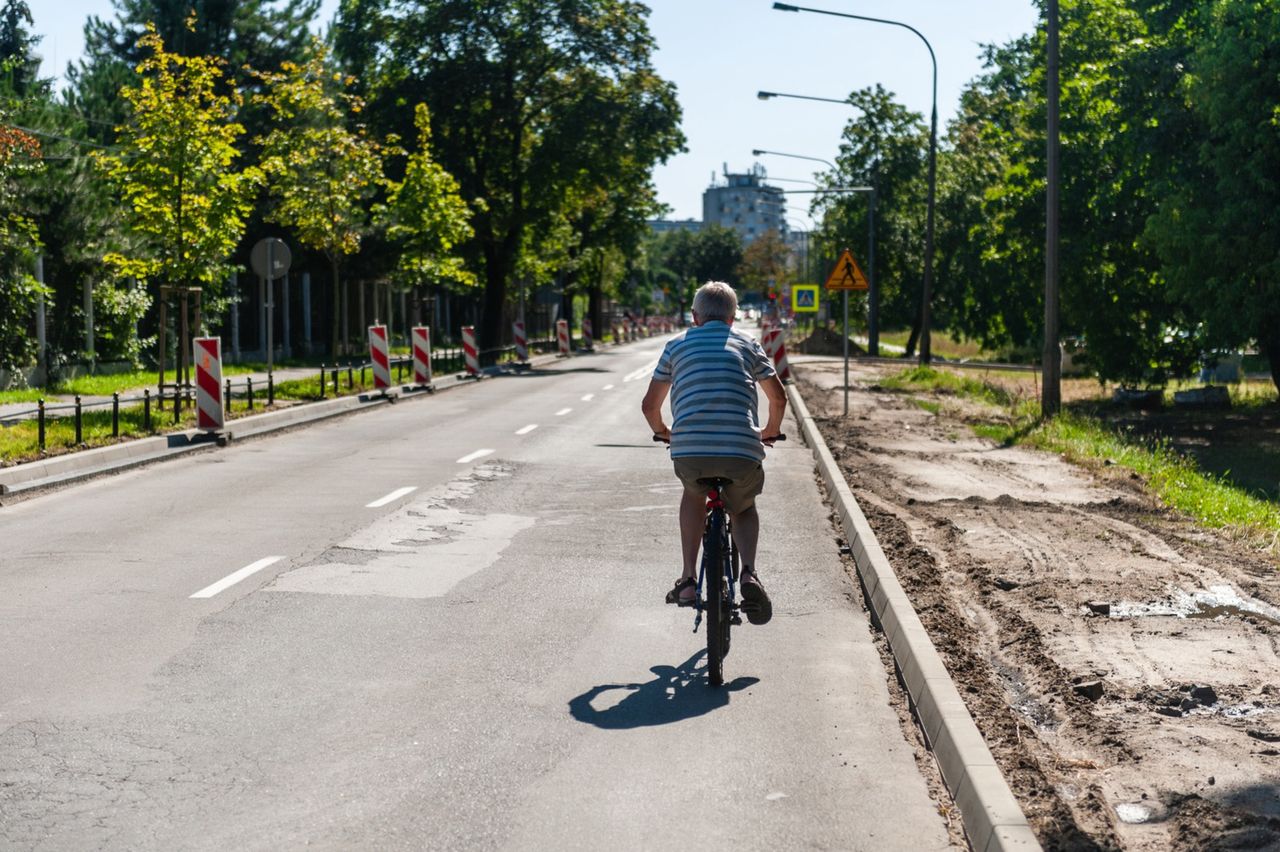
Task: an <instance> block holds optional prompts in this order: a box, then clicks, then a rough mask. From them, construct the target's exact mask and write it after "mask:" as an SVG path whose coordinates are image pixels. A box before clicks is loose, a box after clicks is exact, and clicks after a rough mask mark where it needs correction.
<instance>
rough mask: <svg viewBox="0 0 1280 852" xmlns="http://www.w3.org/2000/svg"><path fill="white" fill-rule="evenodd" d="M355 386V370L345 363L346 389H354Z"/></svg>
mask: <svg viewBox="0 0 1280 852" xmlns="http://www.w3.org/2000/svg"><path fill="white" fill-rule="evenodd" d="M355 386H356V381H355V371H354V370H353V369H352V368H351V365H350V364H348V365H347V390H354V389H355Z"/></svg>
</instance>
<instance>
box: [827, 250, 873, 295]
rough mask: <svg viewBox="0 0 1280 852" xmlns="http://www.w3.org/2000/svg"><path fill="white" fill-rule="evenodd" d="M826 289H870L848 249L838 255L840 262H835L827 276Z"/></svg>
mask: <svg viewBox="0 0 1280 852" xmlns="http://www.w3.org/2000/svg"><path fill="white" fill-rule="evenodd" d="M827 289H828V290H869V289H870V285H868V284H867V277H866V276H865V275H863V274H862V270H861V269H859V268H858V262H857V261H856V260H854V259H853V253H852V252H850V251H849V250H848V249H845V250H844V252H843V253H842V254H841V255H840V260H838V261H837V262H836V266H835V269H832V270H831V274H830V275H828V276H827Z"/></svg>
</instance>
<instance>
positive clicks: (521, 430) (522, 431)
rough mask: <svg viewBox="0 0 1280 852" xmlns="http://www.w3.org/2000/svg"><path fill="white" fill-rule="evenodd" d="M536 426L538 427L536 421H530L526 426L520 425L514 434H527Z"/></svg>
mask: <svg viewBox="0 0 1280 852" xmlns="http://www.w3.org/2000/svg"><path fill="white" fill-rule="evenodd" d="M537 428H538V424H537V423H530V424H529V425H528V426H522V427H521V428H519V429H517V430H516V434H517V435H528V434H529V433H530V432H532V431H533V430H534V429H537Z"/></svg>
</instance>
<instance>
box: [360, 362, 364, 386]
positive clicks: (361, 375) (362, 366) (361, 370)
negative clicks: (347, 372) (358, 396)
mask: <svg viewBox="0 0 1280 852" xmlns="http://www.w3.org/2000/svg"><path fill="white" fill-rule="evenodd" d="M360 387H364V364H361V365H360Z"/></svg>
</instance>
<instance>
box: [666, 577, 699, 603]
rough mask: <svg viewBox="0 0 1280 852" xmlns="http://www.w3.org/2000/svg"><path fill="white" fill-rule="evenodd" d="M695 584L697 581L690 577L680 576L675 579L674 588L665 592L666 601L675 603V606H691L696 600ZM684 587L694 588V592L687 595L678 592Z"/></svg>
mask: <svg viewBox="0 0 1280 852" xmlns="http://www.w3.org/2000/svg"><path fill="white" fill-rule="evenodd" d="M697 585H698V581H697V580H695V579H693V578H692V577H682V578H680V579H679V580H676V585H675V588H673V589H672V590H671V591H669V592H667V603H669V604H675V605H676V606H693V605H694V604H696V603H697V602H698V592H697ZM685 589H694V592H693V594H691V595H689V596H688V597H684V596H683V595H681V594H680V593H681V592H683V591H684V590H685Z"/></svg>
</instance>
